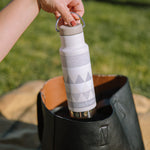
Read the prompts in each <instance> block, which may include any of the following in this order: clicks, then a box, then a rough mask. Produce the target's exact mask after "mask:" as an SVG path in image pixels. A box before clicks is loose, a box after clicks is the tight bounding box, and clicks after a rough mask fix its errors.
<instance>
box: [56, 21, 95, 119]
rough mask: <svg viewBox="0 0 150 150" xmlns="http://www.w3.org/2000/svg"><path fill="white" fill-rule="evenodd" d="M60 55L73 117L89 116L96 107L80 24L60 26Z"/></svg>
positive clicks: (87, 48)
mask: <svg viewBox="0 0 150 150" xmlns="http://www.w3.org/2000/svg"><path fill="white" fill-rule="evenodd" d="M59 31H60V38H61V48H60V56H61V62H62V70H63V76H64V82H65V88H66V94H67V102H68V108H69V110H70V115H71V117H73V118H81V119H82V118H91V117H92V115H93V113H94V108H95V107H96V98H95V91H94V85H93V77H92V70H91V62H90V55H89V47H88V45H87V44H86V43H85V40H84V34H83V27H82V24H78V25H76V26H74V27H69V26H64V25H62V26H60V30H59Z"/></svg>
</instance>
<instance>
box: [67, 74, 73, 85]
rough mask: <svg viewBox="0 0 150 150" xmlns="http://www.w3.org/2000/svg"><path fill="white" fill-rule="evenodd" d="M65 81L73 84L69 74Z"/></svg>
mask: <svg viewBox="0 0 150 150" xmlns="http://www.w3.org/2000/svg"><path fill="white" fill-rule="evenodd" d="M67 83H70V84H73V81H72V79H71V78H70V77H69V75H68V76H67Z"/></svg>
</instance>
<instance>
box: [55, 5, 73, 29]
mask: <svg viewBox="0 0 150 150" xmlns="http://www.w3.org/2000/svg"><path fill="white" fill-rule="evenodd" d="M57 10H58V12H59V13H60V14H61V16H62V18H63V20H64V21H65V22H66V23H67V24H68V25H69V26H75V25H76V22H75V19H74V18H73V16H72V15H71V13H70V10H69V8H68V7H67V6H65V5H58V6H57Z"/></svg>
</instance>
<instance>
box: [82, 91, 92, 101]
mask: <svg viewBox="0 0 150 150" xmlns="http://www.w3.org/2000/svg"><path fill="white" fill-rule="evenodd" d="M83 95H84V97H85V98H86V99H88V98H89V95H90V92H89V91H88V92H84V93H83Z"/></svg>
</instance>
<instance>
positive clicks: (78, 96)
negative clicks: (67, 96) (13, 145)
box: [71, 93, 80, 100]
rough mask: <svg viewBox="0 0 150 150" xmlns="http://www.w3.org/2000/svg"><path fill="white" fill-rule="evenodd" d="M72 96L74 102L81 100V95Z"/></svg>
mask: <svg viewBox="0 0 150 150" xmlns="http://www.w3.org/2000/svg"><path fill="white" fill-rule="evenodd" d="M71 95H72V98H73V99H74V100H79V98H80V94H78V93H77V94H73V93H72V94H71Z"/></svg>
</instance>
